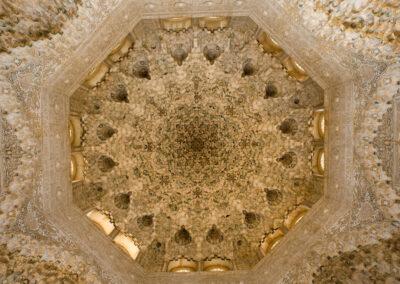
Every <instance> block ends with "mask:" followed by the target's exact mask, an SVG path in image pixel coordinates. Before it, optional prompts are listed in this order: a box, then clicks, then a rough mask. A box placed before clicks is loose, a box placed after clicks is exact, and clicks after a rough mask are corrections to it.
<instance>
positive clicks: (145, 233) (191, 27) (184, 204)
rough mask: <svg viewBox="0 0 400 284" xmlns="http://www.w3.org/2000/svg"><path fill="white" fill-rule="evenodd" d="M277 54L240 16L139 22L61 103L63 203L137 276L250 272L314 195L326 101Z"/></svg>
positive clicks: (318, 186)
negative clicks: (65, 120) (68, 148)
mask: <svg viewBox="0 0 400 284" xmlns="http://www.w3.org/2000/svg"><path fill="white" fill-rule="evenodd" d="M272 45H273V47H274V48H275V49H273V50H272V49H271V48H270V47H271V46H272ZM278 48H279V46H278V44H277V43H276V42H275V41H274V40H273V39H272V38H271V37H270V36H269V35H267V34H266V33H265V32H263V31H262V30H261V29H260V28H259V27H258V26H257V25H256V24H255V23H254V22H253V21H252V20H251V19H250V18H248V17H224V16H220V17H201V18H187V17H180V18H179V17H176V18H173V19H171V18H168V19H159V20H142V21H141V22H139V23H138V24H137V25H136V26H135V28H134V29H133V30H132V32H131V33H130V34H129V35H128V36H127V37H126V38H125V39H124V40H122V42H121V43H120V44H118V45H117V47H116V48H115V49H114V50H113V51H112V52H111V54H110V56H109V57H108V58H107V59H106V60H105V61H104V62H102V63H101V64H99V65H98V66H97V67H96V68H94V69H93V71H92V72H91V73H90V74H89V75H88V77H87V78H86V79H85V80H84V82H83V84H82V86H81V87H80V89H78V90H77V91H76V92H75V94H74V95H73V96H72V97H71V99H70V107H71V109H70V115H71V119H70V120H71V121H76V120H77V119H78V118H79V121H80V124H79V125H76V124H75V126H74V124H72V123H71V124H70V125H71V127H70V129H71V130H73V131H72V132H74V133H75V132H78V133H81V135H80V137H79V139H80V142H79V143H78V144H76V143H75V144H73V143H74V141H73V140H71V143H72V156H71V159H72V161H73V163H71V167H72V169H71V172H74V173H75V174H74V176H73V178H72V182H73V196H74V197H73V198H74V203H75V204H76V205H77V206H78V207H79V208H80V209H81V210H83V211H84V212H85V214H87V216H88V217H89V218H90V219H91V220H92V221H93V222H94V223H95V224H96V225H97V226H100V227H101V228H102V231H103V232H104V233H105V234H106V235H108V236H109V237H110V240H113V241H114V242H115V243H116V244H117V245H119V246H120V247H122V248H123V250H124V251H125V252H127V253H128V255H130V256H131V257H132V258H133V259H134V260H135V261H136V262H138V263H139V264H141V265H142V266H143V267H144V269H145V270H146V271H148V272H159V271H177V269H178V268H179V267H174V268H168V263H169V262H174V261H175V260H177V259H186V260H192V261H193V262H194V263H196V266H195V267H196V269H195V271H198V270H204V269H205V268H204V267H203V266H204V263H207V259H224V260H226V262H227V263H228V264H229V265H227V266H226V267H228V268H227V269H226V270H246V269H251V268H252V267H253V265H255V264H256V263H257V262H258V261H259V260H260V259H261V258H262V257H263V256H264V255H266V254H268V252H269V251H270V250H271V249H272V248H273V247H274V246H275V245H276V244H277V241H278V240H277V239H275V238H274V237H272V236H274V234H275V233H276V232H277V231H279V232H281V233H282V236H283V235H285V234H287V233H288V232H289V230H290V229H291V228H292V227H293V226H294V225H295V224H296V223H297V222H298V221H299V220H300V219H301V218H302V217H303V216H304V214H305V213H306V212H307V211H308V210H309V209H310V208H311V207H312V206H313V204H314V203H315V202H317V201H318V200H319V198H320V197H321V196H322V194H323V171H324V165H323V163H324V162H323V157H321V155H323V154H321V151H323V145H324V143H323V135H322V133H323V132H321V131H322V130H323V129H324V124H323V123H324V122H323V116H324V112H323V107H324V105H323V103H324V96H323V90H322V89H321V87H319V86H318V85H317V84H316V83H315V82H314V81H313V80H312V79H311V78H310V77H309V76H307V74H306V73H305V71H304V69H302V68H301V67H300V66H299V64H298V63H296V62H295V61H294V60H293V59H292V58H290V57H289V56H288V55H287V54H286V53H285V52H284V51H283V50H282V49H281V48H279V49H278ZM321 121H322V122H321ZM76 128H77V130H75V129H76ZM70 132H71V131H70ZM78 156H79V157H80V158H81V159H83V160H84V161H85V162H84V163H80V166H78V165H77V163H78V162H77V161H76V160H77V158H76V157H78ZM321 161H322V164H321ZM99 214H101V217H100V215H99ZM98 215H99V216H98ZM108 228H112V229H108ZM121 236H125V238H126V240H127V241H129V244H128V243H126V244H121V243H120V242H119V241H118V240H119V238H120V237H121ZM271 238H272V239H271ZM116 240H117V241H116ZM271 242H273V243H274V244H273V245H272V244H271ZM129 246H131V248H128V247H129ZM130 249H131V250H133V251H134V253H132V252H130ZM182 265H183V264H182ZM206 270H207V269H206ZM222 270H225V269H222ZM179 271H181V270H179Z"/></svg>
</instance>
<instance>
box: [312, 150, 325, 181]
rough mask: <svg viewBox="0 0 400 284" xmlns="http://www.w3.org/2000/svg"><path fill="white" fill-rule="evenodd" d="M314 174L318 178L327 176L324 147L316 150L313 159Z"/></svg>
mask: <svg viewBox="0 0 400 284" xmlns="http://www.w3.org/2000/svg"><path fill="white" fill-rule="evenodd" d="M312 164H313V172H314V175H316V176H324V174H325V152H324V148H323V147H319V148H317V149H315V150H314V152H313V158H312Z"/></svg>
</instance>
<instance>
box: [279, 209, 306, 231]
mask: <svg viewBox="0 0 400 284" xmlns="http://www.w3.org/2000/svg"><path fill="white" fill-rule="evenodd" d="M308 210H309V208H308V207H307V206H304V205H301V206H298V207H297V208H296V209H294V210H293V211H292V212H290V213H289V214H288V216H287V217H286V219H285V222H284V225H285V226H286V228H288V229H292V228H293V227H294V226H295V225H296V224H297V223H298V222H300V220H301V219H302V218H303V217H304V216H305V215H306V213H307V212H308Z"/></svg>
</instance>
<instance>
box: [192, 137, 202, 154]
mask: <svg viewBox="0 0 400 284" xmlns="http://www.w3.org/2000/svg"><path fill="white" fill-rule="evenodd" d="M190 149H191V150H192V151H194V152H200V151H202V150H203V149H204V141H203V140H202V139H201V138H198V137H195V138H193V140H192V141H190Z"/></svg>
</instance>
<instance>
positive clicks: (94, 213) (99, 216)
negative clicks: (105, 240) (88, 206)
mask: <svg viewBox="0 0 400 284" xmlns="http://www.w3.org/2000/svg"><path fill="white" fill-rule="evenodd" d="M86 216H87V217H88V218H89V219H90V220H91V221H93V223H94V224H95V225H96V226H97V227H99V228H100V229H101V230H102V231H103V232H104V233H105V234H106V235H109V234H111V232H112V231H114V229H115V226H114V224H113V223H112V222H111V220H110V217H109V216H108V215H107V214H105V213H103V212H101V211H99V210H97V209H93V210H91V211H90V212H89V213H87V214H86Z"/></svg>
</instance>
